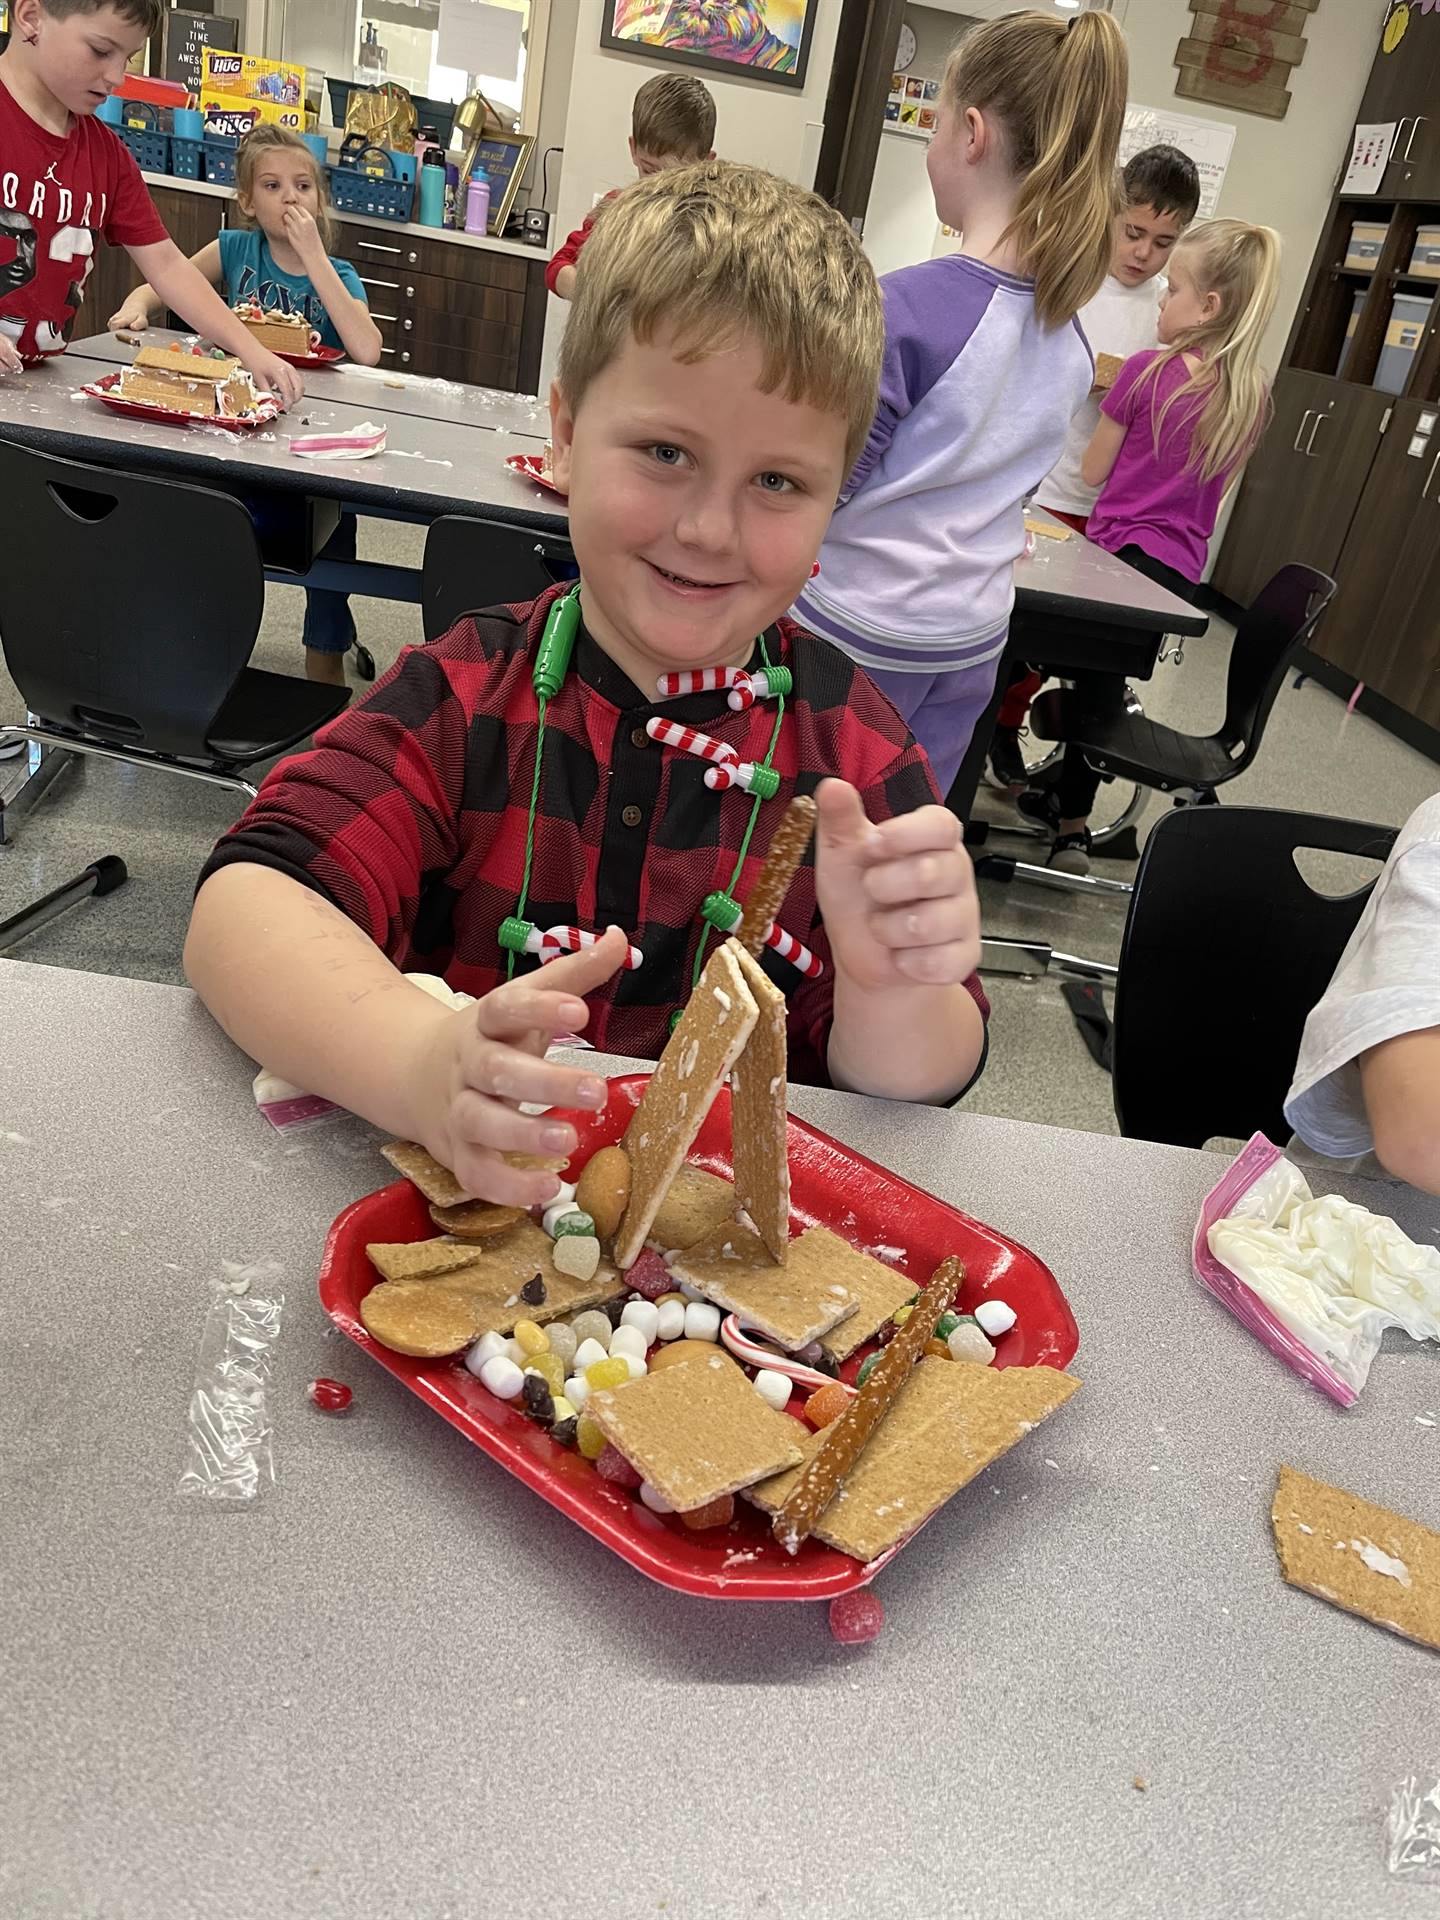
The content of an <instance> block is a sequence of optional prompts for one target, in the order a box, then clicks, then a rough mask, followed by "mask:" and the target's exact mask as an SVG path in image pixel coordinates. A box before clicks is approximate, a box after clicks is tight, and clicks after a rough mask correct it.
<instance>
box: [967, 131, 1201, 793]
mask: <svg viewBox="0 0 1440 1920" xmlns="http://www.w3.org/2000/svg"><path fill="white" fill-rule="evenodd" d="M1121 178H1122V181H1123V184H1124V198H1125V205H1124V207H1123V208H1122V209H1121V211H1120V212H1119V213H1118V214H1117V215H1116V216H1115V230H1114V233H1115V237H1114V245H1113V248H1112V251H1111V255H1110V274H1109V277H1108V278H1107V279H1106V281H1105V282H1104V284H1103V285H1102V286H1101V288H1100V291H1099V292H1098V293H1097V294H1096V295H1095V297H1094V299H1093V300H1091V301H1090V302H1089V304H1088V305H1087V306H1083V307H1082V308H1081V309H1080V326H1081V329H1082V330H1083V332H1084V335H1085V338H1086V339H1087V340H1088V341H1089V343H1090V348H1091V351H1092V352H1093V353H1094V355H1095V361H1096V365H1095V384H1094V385H1093V386H1092V387H1091V389H1090V392H1089V394H1088V396H1087V397H1086V399H1085V400H1084V402H1083V403H1082V404H1081V406H1080V407H1079V408H1078V409H1077V411H1076V412H1075V414H1074V415H1073V416H1072V417H1071V421H1070V431H1069V433H1068V434H1067V435H1066V437H1065V451H1064V452H1063V453H1062V454H1061V455H1060V458H1059V459H1058V460H1057V461H1056V462H1055V465H1054V467H1053V468H1052V469H1051V471H1050V473H1049V474H1048V475H1047V476H1046V478H1045V479H1044V480H1042V481H1041V483H1040V485H1039V486H1038V487H1037V488H1036V490H1035V501H1036V504H1037V505H1038V506H1041V507H1043V508H1044V509H1045V511H1046V512H1047V513H1053V514H1054V516H1055V518H1056V519H1057V520H1063V521H1065V523H1066V524H1067V526H1071V527H1073V528H1074V529H1075V531H1076V532H1077V533H1084V531H1085V525H1086V522H1087V521H1088V519H1089V517H1090V509H1091V508H1092V507H1093V506H1094V504H1095V502H1096V500H1097V499H1098V498H1099V495H1100V489H1099V488H1098V487H1087V486H1086V484H1085V482H1084V480H1083V479H1082V477H1081V474H1080V462H1081V461H1082V459H1083V458H1084V456H1085V449H1086V448H1087V447H1088V446H1089V444H1090V442H1091V440H1092V438H1093V437H1094V433H1095V429H1096V427H1097V426H1098V425H1099V424H1100V402H1101V401H1102V400H1103V399H1104V397H1105V395H1106V393H1107V392H1108V391H1109V389H1110V387H1111V386H1112V385H1113V384H1114V380H1115V376H1116V374H1117V373H1118V372H1119V371H1120V368H1121V367H1122V366H1123V365H1124V363H1125V361H1127V360H1128V359H1129V358H1130V356H1131V355H1132V354H1135V353H1143V352H1145V350H1146V349H1147V348H1149V347H1153V346H1154V345H1155V344H1156V338H1157V336H1156V322H1157V320H1158V318H1159V314H1160V286H1159V276H1160V274H1161V273H1162V272H1163V271H1164V268H1165V265H1166V263H1167V262H1168V260H1169V258H1170V252H1171V249H1172V248H1173V247H1174V245H1175V242H1176V241H1177V240H1178V239H1179V238H1180V236H1181V234H1182V233H1184V231H1185V229H1186V228H1187V227H1188V226H1189V225H1190V222H1191V221H1192V220H1193V219H1194V218H1195V214H1196V210H1197V209H1198V207H1199V205H1200V176H1199V174H1198V173H1197V172H1196V171H1195V162H1194V161H1193V160H1192V159H1191V158H1190V156H1189V155H1188V154H1185V153H1182V152H1181V151H1180V149H1179V148H1178V147H1146V148H1145V150H1144V151H1143V152H1142V153H1137V154H1136V155H1135V157H1134V159H1133V160H1131V161H1130V162H1129V164H1128V165H1127V166H1126V168H1125V170H1124V173H1123V174H1122V176H1121ZM1040 686H1041V676H1040V675H1039V674H1038V673H1032V672H1031V671H1030V670H1029V668H1027V667H1017V668H1016V669H1015V678H1014V679H1013V680H1012V681H1011V683H1010V688H1009V691H1008V692H1007V694H1006V695H1005V698H1004V700H1003V702H1002V703H1001V706H1000V712H999V714H998V715H997V717H996V721H995V736H994V739H993V740H992V742H991V745H990V778H991V784H992V785H993V786H996V787H998V788H1000V789H1001V791H1002V792H1006V793H1016V792H1019V791H1020V790H1021V789H1022V788H1024V787H1025V786H1026V785H1027V784H1028V775H1027V773H1026V769H1025V762H1024V759H1023V758H1022V756H1021V753H1020V738H1019V734H1020V728H1021V727H1022V726H1023V725H1024V724H1025V715H1026V712H1027V711H1028V709H1029V706H1030V702H1031V700H1032V699H1033V698H1034V696H1035V694H1036V693H1038V692H1039V690H1040Z"/></svg>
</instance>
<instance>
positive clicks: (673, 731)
mask: <svg viewBox="0 0 1440 1920" xmlns="http://www.w3.org/2000/svg"><path fill="white" fill-rule="evenodd" d="M645 731H646V732H647V733H648V734H649V736H650V738H651V739H652V740H658V741H659V742H660V744H661V745H662V746H665V747H679V749H680V751H681V752H682V753H693V754H696V755H697V756H698V757H699V758H700V759H701V760H713V761H714V762H715V764H716V765H717V766H722V765H724V764H725V763H726V762H727V761H728V762H731V763H738V761H739V758H740V756H739V754H737V753H736V751H735V749H734V748H733V747H727V746H726V744H725V742H724V741H723V740H712V739H711V738H710V736H709V734H708V733H696V731H695V729H694V728H693V727H682V726H681V725H680V723H679V721H678V720H660V719H655V720H647V721H646V722H645Z"/></svg>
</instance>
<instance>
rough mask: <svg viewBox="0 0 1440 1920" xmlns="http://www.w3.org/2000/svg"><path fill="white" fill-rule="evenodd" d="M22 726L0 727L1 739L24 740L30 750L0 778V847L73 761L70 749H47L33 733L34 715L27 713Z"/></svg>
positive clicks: (7, 840)
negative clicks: (7, 776) (7, 773)
mask: <svg viewBox="0 0 1440 1920" xmlns="http://www.w3.org/2000/svg"><path fill="white" fill-rule="evenodd" d="M25 718H26V723H25V725H24V726H11V727H0V740H25V741H28V743H29V751H28V752H27V753H25V754H24V756H23V757H22V758H21V759H19V760H17V761H16V762H15V763H14V766H13V768H12V769H11V771H10V777H9V779H8V780H0V847H3V846H9V845H10V843H11V841H12V840H13V838H14V834H13V825H14V822H15V821H17V820H20V819H23V818H24V816H25V815H26V814H27V813H30V812H32V811H33V810H34V808H35V806H36V805H37V804H38V803H39V801H40V799H41V797H42V796H43V795H44V794H45V793H46V792H47V791H48V789H49V788H50V787H51V786H52V785H53V784H54V782H55V781H56V780H58V779H59V777H60V775H61V774H62V773H65V772H66V771H68V769H69V768H71V767H73V766H74V765H75V756H74V754H72V753H66V752H57V751H56V750H55V748H53V747H51V748H49V749H48V750H47V749H46V748H45V747H44V746H43V745H42V743H41V742H40V741H39V740H37V739H36V738H35V737H34V734H33V732H32V728H33V726H34V724H35V722H34V717H33V715H30V714H27V715H26V717H25Z"/></svg>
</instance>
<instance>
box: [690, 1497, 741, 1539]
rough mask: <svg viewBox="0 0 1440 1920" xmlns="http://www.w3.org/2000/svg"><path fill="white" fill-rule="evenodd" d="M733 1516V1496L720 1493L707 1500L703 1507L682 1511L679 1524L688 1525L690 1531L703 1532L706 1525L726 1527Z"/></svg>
mask: <svg viewBox="0 0 1440 1920" xmlns="http://www.w3.org/2000/svg"><path fill="white" fill-rule="evenodd" d="M734 1518H735V1496H734V1494H733V1493H722V1494H721V1495H720V1496H719V1498H718V1499H715V1500H709V1501H707V1502H706V1504H705V1505H704V1506H703V1507H691V1509H690V1511H689V1512H688V1513H682V1514H681V1516H680V1524H681V1525H682V1526H684V1527H688V1528H689V1529H690V1531H691V1533H704V1531H705V1530H706V1528H707V1527H728V1526H729V1524H730V1522H731V1521H732V1520H733V1519H734Z"/></svg>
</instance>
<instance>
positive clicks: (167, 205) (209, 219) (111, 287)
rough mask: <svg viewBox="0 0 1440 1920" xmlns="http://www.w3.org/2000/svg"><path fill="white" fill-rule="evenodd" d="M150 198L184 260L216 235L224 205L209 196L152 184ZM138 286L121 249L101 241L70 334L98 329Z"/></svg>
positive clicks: (137, 278)
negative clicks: (83, 297) (82, 300)
mask: <svg viewBox="0 0 1440 1920" xmlns="http://www.w3.org/2000/svg"><path fill="white" fill-rule="evenodd" d="M150 197H151V199H152V200H153V201H154V202H155V211H156V212H157V213H158V214H159V216H160V218H161V219H162V220H163V221H164V222H165V227H166V231H167V232H168V233H169V235H170V237H171V239H172V240H173V241H174V242H175V244H176V246H177V247H179V249H180V251H181V252H182V253H183V254H184V255H185V257H186V259H187V260H188V259H189V257H190V255H191V254H192V253H198V252H199V251H200V249H201V247H203V246H207V245H208V244H209V243H210V241H212V240H213V239H214V238H215V237H216V235H217V234H218V233H219V231H220V222H221V214H222V210H223V209H224V208H225V207H226V206H227V205H228V204H229V203H228V202H227V201H224V200H219V199H216V198H215V197H214V196H213V195H207V194H199V193H185V192H183V191H182V190H180V189H178V188H170V187H152V188H151V189H150ZM139 284H140V275H139V274H138V273H137V272H136V270H135V264H134V262H133V261H132V260H131V258H130V256H129V254H128V253H127V252H126V251H125V249H124V248H123V247H112V246H109V245H108V244H107V243H106V242H105V241H103V240H102V241H100V242H99V244H98V245H97V246H96V249H95V265H94V267H93V268H92V269H91V272H90V278H89V279H88V280H87V281H86V282H85V299H84V303H83V304H82V306H81V308H80V311H79V312H78V313H77V314H76V316H75V319H74V322H73V324H72V325H71V328H70V332H71V335H72V337H73V338H75V339H77V340H78V339H82V338H83V337H84V336H85V335H86V334H89V333H103V332H104V331H105V326H106V323H107V322H108V320H109V318H110V316H111V314H112V313H114V312H115V310H116V309H117V308H118V307H119V306H120V304H121V302H122V301H123V300H124V299H125V297H126V296H127V294H131V293H133V292H134V291H135V289H136V287H138V286H139ZM171 324H172V325H174V326H179V325H180V322H179V321H178V320H175V319H173V318H172V320H171Z"/></svg>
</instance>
